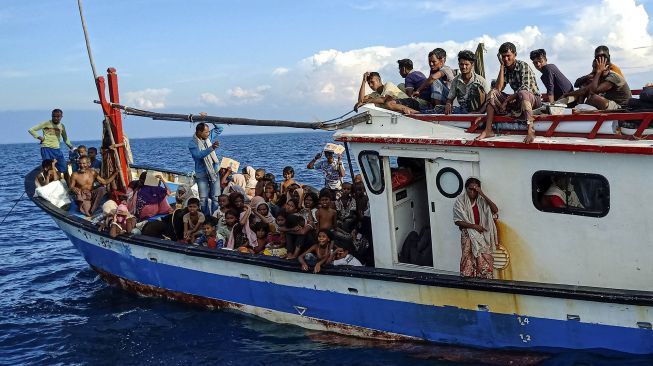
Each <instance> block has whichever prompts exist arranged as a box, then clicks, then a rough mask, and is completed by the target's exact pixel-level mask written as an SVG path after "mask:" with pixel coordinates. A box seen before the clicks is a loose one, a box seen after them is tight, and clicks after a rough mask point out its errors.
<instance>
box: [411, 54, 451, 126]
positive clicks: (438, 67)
mask: <svg viewBox="0 0 653 366" xmlns="http://www.w3.org/2000/svg"><path fill="white" fill-rule="evenodd" d="M428 61H429V66H430V67H431V71H430V74H429V77H428V79H426V81H425V82H424V83H422V85H421V86H420V87H419V88H417V90H415V91H414V92H413V96H414V97H415V96H419V95H420V94H421V93H422V91H424V90H430V91H431V102H432V104H433V106H436V107H437V106H441V105H444V104H445V103H446V101H447V97H448V96H449V89H451V81H452V80H453V77H454V75H453V70H451V68H450V67H449V66H447V65H445V63H446V62H447V52H446V51H445V50H443V49H442V48H436V49H434V50H433V51H431V52H429V55H428ZM441 108H442V107H439V108H436V113H442V112H441Z"/></svg>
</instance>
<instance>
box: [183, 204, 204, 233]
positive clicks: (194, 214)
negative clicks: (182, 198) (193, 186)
mask: <svg viewBox="0 0 653 366" xmlns="http://www.w3.org/2000/svg"><path fill="white" fill-rule="evenodd" d="M199 209H200V200H199V199H198V198H195V197H193V198H191V199H189V200H188V213H187V214H185V215H184V241H185V242H186V243H188V244H190V243H191V241H192V239H193V234H195V233H196V232H198V231H199V230H200V227H201V225H202V223H204V221H205V217H204V214H203V213H201V212H200V211H199Z"/></svg>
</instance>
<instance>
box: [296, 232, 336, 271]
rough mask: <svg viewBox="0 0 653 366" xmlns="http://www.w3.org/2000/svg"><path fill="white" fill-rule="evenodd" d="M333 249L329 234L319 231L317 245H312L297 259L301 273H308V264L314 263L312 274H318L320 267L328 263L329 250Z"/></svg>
mask: <svg viewBox="0 0 653 366" xmlns="http://www.w3.org/2000/svg"><path fill="white" fill-rule="evenodd" d="M332 248H333V244H332V240H331V234H330V232H329V231H328V230H320V231H319V232H318V234H317V244H313V245H312V246H311V247H310V248H308V250H307V251H305V252H304V253H302V254H301V255H300V256H299V257H298V258H297V259H298V260H299V263H301V265H302V271H308V269H309V267H308V263H306V261H307V260H308V261H309V262H313V263H315V262H316V263H315V268H313V273H320V270H321V269H322V265H323V264H325V263H328V262H329V259H330V258H331V249H332Z"/></svg>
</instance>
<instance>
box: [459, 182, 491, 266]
mask: <svg viewBox="0 0 653 366" xmlns="http://www.w3.org/2000/svg"><path fill="white" fill-rule="evenodd" d="M476 205H477V206H478V213H479V218H480V223H479V225H481V226H482V227H483V228H485V231H484V232H482V233H479V232H478V231H476V230H474V229H465V228H461V230H467V235H469V238H470V239H471V241H472V254H473V255H474V258H478V256H479V255H481V254H482V253H492V252H493V251H494V248H495V247H496V244H497V241H498V240H497V227H496V225H495V224H494V217H493V215H492V210H491V209H490V205H488V203H487V202H486V201H485V199H484V198H483V197H481V195H478V197H477V198H476ZM453 221H454V222H457V221H462V222H466V223H469V224H474V223H475V222H474V211H473V210H472V201H471V200H470V199H469V196H468V195H467V193H466V192H463V193H462V194H461V195H460V196H458V198H457V199H456V203H455V204H454V206H453Z"/></svg>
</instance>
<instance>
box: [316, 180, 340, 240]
mask: <svg viewBox="0 0 653 366" xmlns="http://www.w3.org/2000/svg"><path fill="white" fill-rule="evenodd" d="M331 201H332V200H331V191H330V190H329V189H327V188H324V189H322V190H321V191H320V208H318V209H317V212H316V217H317V221H318V230H333V229H335V228H336V220H337V219H338V211H336V210H335V209H334V208H332V204H331Z"/></svg>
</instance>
